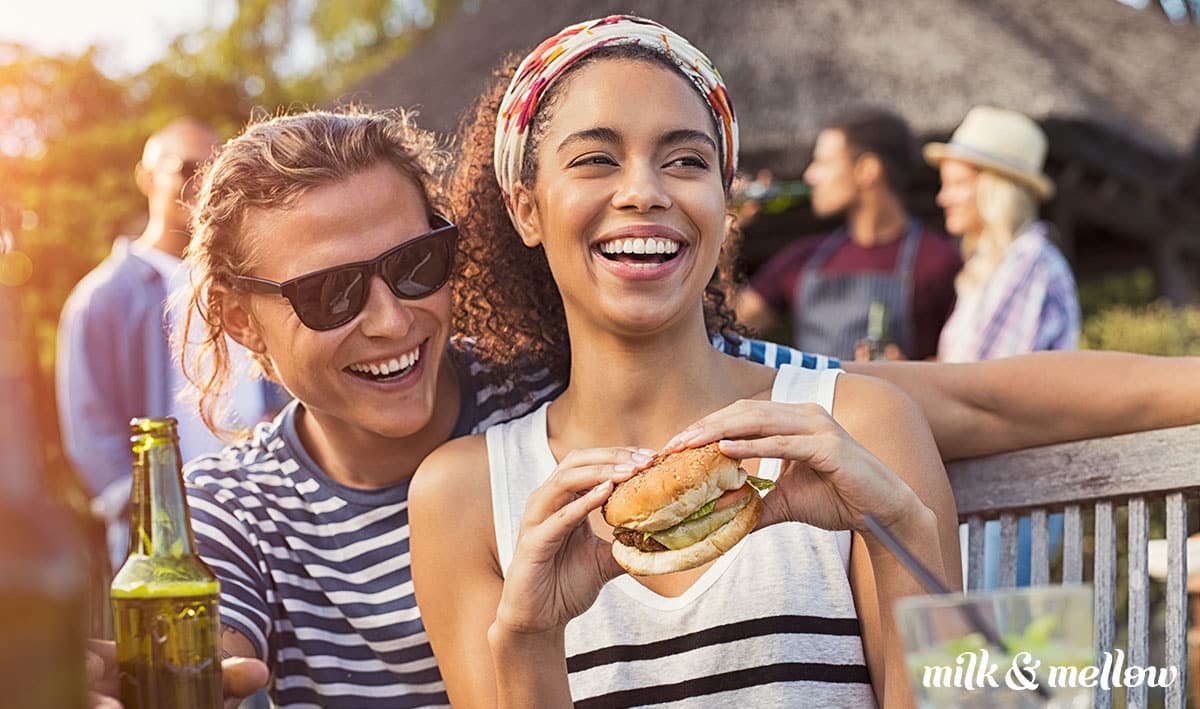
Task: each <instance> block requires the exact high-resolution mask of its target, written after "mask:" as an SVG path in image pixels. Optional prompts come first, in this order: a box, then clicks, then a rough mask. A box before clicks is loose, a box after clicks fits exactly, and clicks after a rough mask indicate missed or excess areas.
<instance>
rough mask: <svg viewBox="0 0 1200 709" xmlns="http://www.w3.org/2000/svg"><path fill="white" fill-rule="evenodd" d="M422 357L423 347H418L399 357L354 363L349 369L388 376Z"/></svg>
mask: <svg viewBox="0 0 1200 709" xmlns="http://www.w3.org/2000/svg"><path fill="white" fill-rule="evenodd" d="M420 358H421V348H420V347H418V348H417V349H414V350H413V351H412V352H406V353H405V354H402V355H400V356H399V357H393V358H391V359H387V360H383V361H380V362H364V363H362V364H352V365H350V366H349V367H347V369H349V370H351V371H354V372H361V373H363V374H372V375H374V376H376V377H386V376H388V375H391V374H395V373H396V372H401V371H404V370H405V369H408V368H409V367H411V366H413V365H414V364H416V363H417V360H418V359H420Z"/></svg>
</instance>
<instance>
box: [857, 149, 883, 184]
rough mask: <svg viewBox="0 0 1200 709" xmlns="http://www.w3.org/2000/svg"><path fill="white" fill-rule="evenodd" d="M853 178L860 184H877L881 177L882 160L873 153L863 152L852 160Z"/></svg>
mask: <svg viewBox="0 0 1200 709" xmlns="http://www.w3.org/2000/svg"><path fill="white" fill-rule="evenodd" d="M854 179H855V180H856V181H857V182H858V184H860V185H862V186H872V185H875V184H878V183H879V181H880V180H882V179H883V161H881V160H880V159H879V156H878V155H876V154H875V153H863V154H862V155H860V156H858V160H856V161H855V162H854Z"/></svg>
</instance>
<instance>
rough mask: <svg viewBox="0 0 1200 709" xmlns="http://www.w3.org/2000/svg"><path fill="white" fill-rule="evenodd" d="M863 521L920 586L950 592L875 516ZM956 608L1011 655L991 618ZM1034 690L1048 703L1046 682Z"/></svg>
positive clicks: (971, 607) (969, 607)
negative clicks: (989, 619) (990, 621)
mask: <svg viewBox="0 0 1200 709" xmlns="http://www.w3.org/2000/svg"><path fill="white" fill-rule="evenodd" d="M863 521H864V522H866V523H867V528H868V529H870V530H871V534H874V535H875V537H876V538H877V539H879V541H881V542H883V545H884V546H886V547H887V548H888V549H889V550H890V551H891V552H892V554H894V555H895V556H896V558H898V559H899V560H900V561H901V562H902V563H903V564H904V565H905V566H907V567H908V570H909V571H911V572H912V574H913V576H916V577H917V580H918V581H920V582H921V585H922V586H924V587H925V589H926V590H927V591H929V592H930V593H937V594H949V593H951V591H950V589H949V588H947V586H946V584H944V583H942V581H941V579H939V578H938V577H937V576H936V575H935V574H934V573H933V572H932V571H930V570H929V568H928V567H927V566H925V565H924V564H922V563H921V561H920V560H919V559H917V557H916V555H914V554H913V553H912V552H911V551H909V549H908V547H906V546H904V543H903V542H901V541H900V539H899V538H898V537H896V535H894V534H892V533H891V531H889V530H888V528H887V527H884V526H883V524H882V523H880V521H879V520H878V519H876V518H875V515H872V514H868V515H866V517H864V518H863ZM957 608H958V609H959V611H960V612H961V613H962V614H963V617H964V618H965V619H966V621H967V624H968V625H970V626H971V627H972V628H974V629H975V630H977V631H978V632H979V634H980V635H982V636H983V637H984V638H985V639H986V640H987V641H988V642H989V643H991V644H992V645H994V646H995V647H997V648H999V649H1000V650H1001V651H1003V652H1004V653H1005V654H1006V655H1009V654H1012V649H1011V648H1009V647H1008V644H1007V643H1005V642H1004V639H1003V638H1001V637H1000V633H998V632H997V631H996V628H995V627H994V626H992V624H991V623H989V622H988V619H987V618H985V617H984V616H983V614H982V613H980V612H979V608H977V607H976V606H975V604H974V603H961V604H958V606H957ZM1027 672H1028V673H1029V675H1030V679H1034V677H1033V676H1032V675H1033V671H1032V670H1027ZM1035 691H1037V693H1038V696H1040V697H1041V698H1042V699H1044V700H1047V701H1049V699H1050V690H1048V689H1046V687H1045V685H1044V684H1043V683H1041V682H1038V683H1037V688H1036V690H1035Z"/></svg>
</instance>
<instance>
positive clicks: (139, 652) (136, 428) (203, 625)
mask: <svg viewBox="0 0 1200 709" xmlns="http://www.w3.org/2000/svg"><path fill="white" fill-rule="evenodd" d="M130 428H131V437H130V441H131V442H132V444H133V490H132V494H131V504H132V515H131V519H130V524H129V557H128V558H127V559H126V560H125V563H124V564H123V565H122V566H121V568H120V569H119V570H118V571H117V574H116V576H115V577H114V578H113V582H112V591H111V596H112V606H113V626H114V629H115V631H116V636H117V664H118V670H119V672H120V686H121V702H122V703H123V704H124V705H125V707H126V709H158V708H160V707H188V709H209V708H210V707H211V708H215V709H219V707H221V705H222V698H221V653H220V645H219V643H220V616H219V613H218V610H217V597H218V595H219V593H220V584H219V582H218V581H217V577H216V576H214V575H213V572H212V570H211V569H209V568H208V566H207V565H206V564H205V563H204V562H203V561H201V560H200V557H199V555H198V554H197V553H196V541H195V538H194V537H193V535H192V523H191V516H190V514H189V513H188V506H187V498H186V497H185V495H184V490H183V472H182V469H181V467H180V464H179V435H178V433H177V432H176V430H175V419H173V418H139V419H134V420H133V421H131V422H130Z"/></svg>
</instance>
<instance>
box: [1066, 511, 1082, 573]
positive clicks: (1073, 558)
mask: <svg viewBox="0 0 1200 709" xmlns="http://www.w3.org/2000/svg"><path fill="white" fill-rule="evenodd" d="M1063 583H1083V517H1082V515H1081V514H1080V511H1079V505H1068V506H1067V508H1066V509H1065V510H1063Z"/></svg>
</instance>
